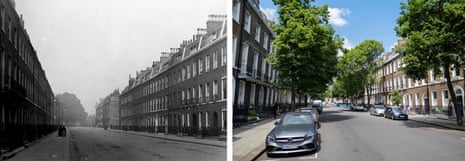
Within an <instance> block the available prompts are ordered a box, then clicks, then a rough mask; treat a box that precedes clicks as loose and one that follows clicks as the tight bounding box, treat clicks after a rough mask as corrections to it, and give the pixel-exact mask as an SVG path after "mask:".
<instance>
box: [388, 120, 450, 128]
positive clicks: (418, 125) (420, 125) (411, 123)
mask: <svg viewBox="0 0 465 161" xmlns="http://www.w3.org/2000/svg"><path fill="white" fill-rule="evenodd" d="M395 121H403V124H404V125H405V126H406V127H408V128H435V129H441V130H447V128H444V127H440V126H435V125H430V124H426V123H421V122H415V121H411V120H395Z"/></svg>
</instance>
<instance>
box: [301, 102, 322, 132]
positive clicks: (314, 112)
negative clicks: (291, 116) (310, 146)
mask: <svg viewBox="0 0 465 161" xmlns="http://www.w3.org/2000/svg"><path fill="white" fill-rule="evenodd" d="M296 112H310V113H312V116H313V120H315V122H316V125H317V128H320V116H319V114H318V111H317V110H316V109H315V108H312V107H302V108H299V109H298V110H297V111H296Z"/></svg>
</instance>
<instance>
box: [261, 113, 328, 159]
mask: <svg viewBox="0 0 465 161" xmlns="http://www.w3.org/2000/svg"><path fill="white" fill-rule="evenodd" d="M310 115H311V113H310V112H288V113H286V114H284V116H283V117H282V118H281V120H280V121H279V122H276V123H275V125H276V127H275V128H273V130H271V132H270V133H269V134H268V135H267V136H266V153H267V155H268V156H272V155H278V154H292V153H304V152H312V151H316V150H317V149H318V148H319V146H320V135H319V133H318V131H317V129H316V127H315V126H316V125H315V120H313V117H312V116H310Z"/></svg>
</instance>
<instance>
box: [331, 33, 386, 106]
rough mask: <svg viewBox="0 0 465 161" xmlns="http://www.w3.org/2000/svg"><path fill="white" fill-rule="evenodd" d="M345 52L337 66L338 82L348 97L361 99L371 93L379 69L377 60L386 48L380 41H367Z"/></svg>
mask: <svg viewBox="0 0 465 161" xmlns="http://www.w3.org/2000/svg"><path fill="white" fill-rule="evenodd" d="M345 52H346V53H345V54H344V55H343V56H342V57H341V58H340V60H339V62H338V65H337V69H338V71H339V72H338V77H337V80H339V81H340V83H339V85H340V87H341V90H344V91H345V92H344V93H345V94H346V96H356V97H361V96H363V94H364V92H365V91H367V92H370V91H371V90H370V89H371V86H372V85H373V83H375V81H376V76H375V74H376V72H377V70H378V68H379V67H378V65H377V63H376V59H377V58H378V57H379V56H380V55H381V54H382V53H383V52H384V48H383V46H382V44H381V42H379V41H376V40H365V41H363V42H362V43H360V44H359V45H357V46H356V47H355V48H354V49H352V50H348V49H346V50H345ZM368 94H370V93H368ZM368 104H370V99H368Z"/></svg>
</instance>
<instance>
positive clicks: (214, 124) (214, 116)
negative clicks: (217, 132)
mask: <svg viewBox="0 0 465 161" xmlns="http://www.w3.org/2000/svg"><path fill="white" fill-rule="evenodd" d="M213 128H215V129H216V128H218V113H217V112H216V111H215V112H214V113H213Z"/></svg>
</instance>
